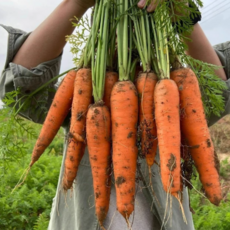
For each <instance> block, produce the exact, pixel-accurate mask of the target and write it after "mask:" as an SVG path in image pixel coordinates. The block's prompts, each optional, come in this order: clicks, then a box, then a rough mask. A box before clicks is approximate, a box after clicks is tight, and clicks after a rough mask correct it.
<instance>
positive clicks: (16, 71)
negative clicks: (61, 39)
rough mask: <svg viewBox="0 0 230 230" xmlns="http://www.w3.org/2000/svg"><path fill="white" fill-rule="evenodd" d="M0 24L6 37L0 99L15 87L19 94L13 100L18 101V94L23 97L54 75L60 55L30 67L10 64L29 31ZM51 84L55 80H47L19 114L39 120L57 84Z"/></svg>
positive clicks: (56, 72) (38, 121)
mask: <svg viewBox="0 0 230 230" xmlns="http://www.w3.org/2000/svg"><path fill="white" fill-rule="evenodd" d="M1 26H2V27H3V28H4V29H6V31H7V32H8V33H9V36H8V47H7V57H6V62H5V66H4V69H3V71H2V74H1V77H0V99H3V98H5V96H6V94H7V93H9V92H13V91H15V90H17V89H19V90H20V94H19V95H17V96H16V101H18V100H19V99H20V98H22V97H24V98H27V97H28V95H29V94H30V93H32V92H34V91H35V90H36V89H38V88H39V87H40V86H42V85H43V84H44V83H46V82H47V81H49V80H51V79H52V78H53V77H55V76H57V75H58V73H59V71H60V63H61V56H62V55H60V56H59V57H57V58H55V59H53V60H50V61H47V62H44V63H41V64H39V65H38V66H36V67H33V68H31V69H27V68H25V67H23V66H21V65H17V64H15V63H12V60H13V58H14V56H15V54H16V53H17V52H18V50H19V49H20V47H21V46H22V44H23V43H24V42H25V40H26V39H27V38H28V36H29V35H30V33H26V32H24V31H21V30H19V29H14V28H12V27H8V26H4V25H1ZM34 55H36V54H34ZM55 84H56V82H53V83H51V84H50V85H49V86H48V87H46V89H44V90H42V91H41V92H39V93H37V94H36V95H34V96H33V98H32V99H31V100H30V102H29V103H28V105H27V106H26V109H24V110H23V111H21V112H20V115H21V116H23V117H25V118H27V119H29V120H32V121H34V122H37V123H43V121H44V118H45V113H46V112H47V110H48V108H49V106H50V104H51V102H52V99H53V97H54V93H55V89H56V87H57V86H56V85H55Z"/></svg>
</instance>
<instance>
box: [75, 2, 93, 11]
mask: <svg viewBox="0 0 230 230" xmlns="http://www.w3.org/2000/svg"><path fill="white" fill-rule="evenodd" d="M72 1H74V2H75V3H76V4H77V6H78V7H80V8H82V9H85V10H87V9H89V8H90V7H92V6H94V4H95V0H72Z"/></svg>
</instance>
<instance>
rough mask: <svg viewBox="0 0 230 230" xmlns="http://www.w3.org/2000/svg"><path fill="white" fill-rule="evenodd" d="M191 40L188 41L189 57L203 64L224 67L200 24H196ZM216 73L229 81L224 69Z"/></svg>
mask: <svg viewBox="0 0 230 230" xmlns="http://www.w3.org/2000/svg"><path fill="white" fill-rule="evenodd" d="M189 38H190V39H191V41H186V44H187V45H188V50H187V54H188V55H190V56H191V57H193V58H195V59H198V60H201V61H203V62H207V63H210V64H214V65H217V66H222V64H221V62H220V59H219V57H218V56H217V54H216V52H215V50H214V49H213V47H212V46H211V44H210V42H209V40H208V39H207V37H206V36H205V34H204V32H203V30H202V28H201V27H200V25H199V23H196V24H195V25H194V26H193V31H192V33H191V35H190V36H189ZM215 72H216V74H217V76H218V77H220V78H221V79H222V80H224V81H226V80H227V77H226V74H225V72H224V69H223V68H219V69H218V70H216V71H215Z"/></svg>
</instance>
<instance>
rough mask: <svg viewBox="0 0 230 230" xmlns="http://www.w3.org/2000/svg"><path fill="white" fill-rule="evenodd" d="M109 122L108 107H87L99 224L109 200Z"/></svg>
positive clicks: (90, 156) (88, 135)
mask: <svg viewBox="0 0 230 230" xmlns="http://www.w3.org/2000/svg"><path fill="white" fill-rule="evenodd" d="M110 123H111V121H110V113H109V109H108V108H107V107H106V106H105V105H101V104H100V103H96V104H94V105H92V106H91V107H90V108H89V110H88V113H87V120H86V133H87V143H88V149H89V159H90V164H91V168H92V176H93V187H94V196H95V211H96V216H97V218H98V221H99V223H100V225H101V226H103V221H104V220H105V217H106V215H107V212H108V209H109V201H110V188H111V154H110V150H111V141H110V133H111V131H110Z"/></svg>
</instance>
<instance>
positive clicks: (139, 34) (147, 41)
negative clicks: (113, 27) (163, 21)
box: [130, 0, 156, 72]
mask: <svg viewBox="0 0 230 230" xmlns="http://www.w3.org/2000/svg"><path fill="white" fill-rule="evenodd" d="M130 3H131V4H132V16H131V18H132V20H133V22H134V31H135V33H134V34H135V36H134V42H135V45H136V47H137V50H138V53H139V56H140V59H141V62H142V67H143V71H144V72H146V71H151V66H156V64H153V63H154V62H155V59H153V57H154V54H153V52H154V49H153V47H152V41H151V33H150V29H151V24H150V23H149V16H148V13H147V12H146V11H143V10H141V9H138V8H137V6H136V2H135V1H133V0H130ZM150 17H151V15H150ZM151 64H152V65H151ZM154 71H155V72H156V70H155V69H154Z"/></svg>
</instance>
